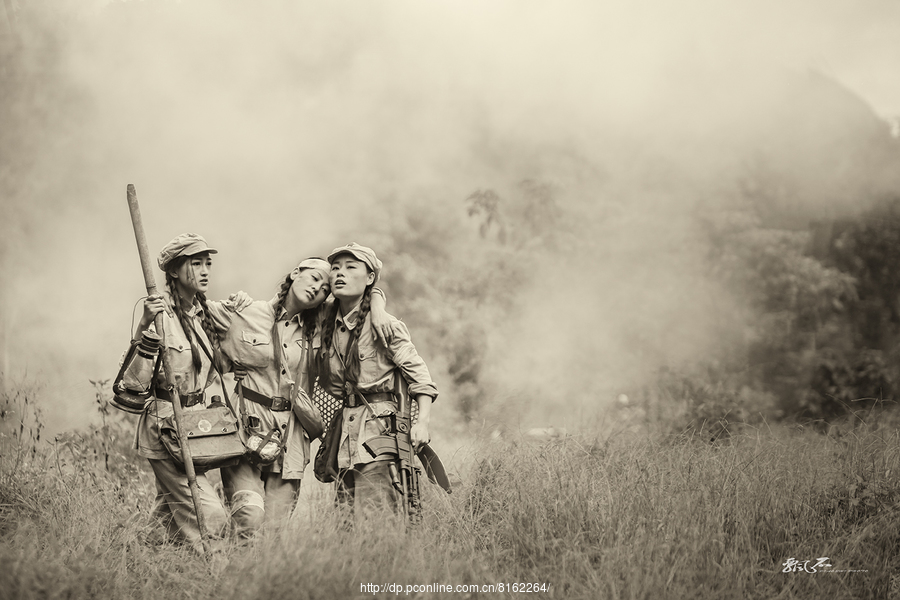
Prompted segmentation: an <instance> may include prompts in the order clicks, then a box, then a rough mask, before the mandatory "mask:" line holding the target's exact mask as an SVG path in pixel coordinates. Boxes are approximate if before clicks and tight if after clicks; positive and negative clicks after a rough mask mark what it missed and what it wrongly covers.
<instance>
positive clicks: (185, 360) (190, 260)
mask: <svg viewBox="0 0 900 600" xmlns="http://www.w3.org/2000/svg"><path fill="white" fill-rule="evenodd" d="M216 252H217V251H216V250H214V249H213V248H210V247H209V245H208V244H207V243H206V240H205V239H203V238H202V237H201V236H199V235H197V234H194V233H185V234H182V235H179V236H178V237H176V238H175V239H173V240H172V241H171V242H169V243H168V244H166V245H165V246H164V247H163V249H162V251H161V252H160V253H159V258H158V259H157V263H158V264H159V268H160V269H162V270H163V271H164V272H165V274H166V292H165V293H164V294H161V295H155V296H150V297H148V298H147V299H146V300H145V301H144V310H143V315H142V316H141V320H140V322H139V323H138V327H137V330H136V332H135V336H134V339H135V340H137V339H139V338H140V337H141V334H142V332H143V331H144V330H146V329H153V328H154V327H153V322H154V320H155V318H156V315H157V314H158V313H161V312H163V313H164V316H163V328H164V330H165V346H164V348H163V351H167V352H168V357H169V366H170V371H171V375H172V378H173V379H174V381H171V382H166V381H165V374H164V373H163V372H162V371H160V372H159V374H158V378H157V380H156V382H155V387H154V389H153V390H151V392H152V394H153V398H152V399H151V400H150V401H149V402H148V403H147V405H146V406H145V408H144V410H143V412H142V413H141V416H140V419H139V421H138V426H137V431H136V432H135V442H134V447H135V449H136V450H137V451H138V453H139V454H140V455H141V456H143V457H145V458H147V459H148V460H149V461H150V466H151V467H152V469H153V473H154V474H155V475H156V491H157V495H156V502H155V505H154V510H153V513H154V515H155V516H156V517H157V518H159V519H160V520H161V521H162V522H163V523H164V524H165V526H166V528H167V530H168V533H169V535H170V536H171V538H172V539H175V540H182V541H185V542H187V543H189V544H191V545H192V546H193V547H194V548H195V549H197V550H199V549H200V542H201V539H200V530H199V528H198V525H197V515H196V512H195V509H194V504H193V502H192V497H191V492H190V488H189V486H188V479H187V475H185V473H184V472H183V470H181V468H180V467H178V466H176V463H175V461H174V460H173V459H172V457H171V455H170V454H169V453H168V451H167V450H166V448H165V446H163V444H162V441H161V440H160V430H159V425H160V422H161V421H162V420H163V419H166V418H167V417H170V416H171V415H172V414H173V413H174V410H173V408H172V395H171V393H170V392H168V390H167V383H170V384H172V385H174V386H175V388H176V389H177V390H178V394H179V396H180V398H181V404H182V406H183V407H184V410H185V411H186V412H187V411H196V410H202V409H203V408H205V407H206V406H208V405H209V404H210V401H211V400H210V398H208V397H207V396H206V394H205V393H204V390H205V389H206V388H207V387H208V386H209V385H210V384H211V383H212V382H213V380H214V378H215V370H214V369H215V365H213V364H212V361H211V360H210V356H216V355H217V352H218V348H217V346H218V343H217V339H218V338H217V330H222V329H223V327H222V324H221V323H216V322H215V321H214V317H213V314H214V313H213V311H212V310H211V308H213V306H214V305H215V306H218V307H221V306H228V305H229V304H228V303H212V302H209V303H208V302H207V300H206V291H207V289H209V273H210V267H211V266H212V258H211V257H210V255H212V254H216ZM220 311H221V308H220V310H217V311H216V312H220ZM201 344H202V345H204V347H205V350H204V349H202V348H201V347H200V345H201ZM207 352H209V354H210V356H208V355H207ZM197 486H198V488H199V490H200V504H201V507H202V510H203V516H204V519H205V522H206V528H207V530H208V532H209V534H210V535H211V536H212V537H214V538H215V537H219V536H221V535H222V533H223V531H224V529H225V527H226V526H227V525H228V514H227V513H226V511H225V507H224V506H223V505H222V502H221V500H220V499H219V497H218V495H217V494H216V492H215V490H214V489H213V486H212V484H211V483H210V482H209V479H207V477H206V475H205V474H204V473H197Z"/></svg>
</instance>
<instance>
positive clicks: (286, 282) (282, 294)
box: [275, 273, 294, 317]
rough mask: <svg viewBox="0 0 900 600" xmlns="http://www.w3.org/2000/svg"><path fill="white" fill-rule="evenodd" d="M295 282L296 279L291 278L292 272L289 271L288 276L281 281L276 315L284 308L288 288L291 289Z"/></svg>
mask: <svg viewBox="0 0 900 600" xmlns="http://www.w3.org/2000/svg"><path fill="white" fill-rule="evenodd" d="M293 283H294V280H293V279H291V274H290V273H288V274H287V276H286V277H285V278H284V279H283V280H282V281H281V285H280V287H279V288H278V294H276V297H277V298H278V301H277V302H276V303H275V316H276V317H277V316H278V313H280V312H281V309H282V308H284V299H285V298H287V293H288V290H290V289H291V284H293Z"/></svg>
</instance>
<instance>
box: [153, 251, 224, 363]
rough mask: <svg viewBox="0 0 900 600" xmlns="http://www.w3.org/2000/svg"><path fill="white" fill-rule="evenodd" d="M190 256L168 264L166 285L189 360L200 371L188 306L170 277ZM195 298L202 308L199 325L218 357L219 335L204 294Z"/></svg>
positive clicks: (199, 293) (174, 280) (198, 351)
mask: <svg viewBox="0 0 900 600" xmlns="http://www.w3.org/2000/svg"><path fill="white" fill-rule="evenodd" d="M190 258H191V257H190V256H179V257H178V258H176V259H174V260H172V262H171V263H169V266H168V268H167V269H166V287H167V288H168V290H169V295H170V296H171V297H172V307H173V308H174V310H175V316H176V317H178V321H179V323H181V329H183V330H184V335H185V337H186V338H187V340H188V343H189V344H190V346H191V361H192V362H193V363H194V368H195V369H197V371H200V369H201V368H202V366H203V363H202V362H201V359H200V349H199V348H198V347H197V341H196V340H195V339H194V329H193V327H191V322H190V317H188V314H187V311H188V309H189V308H190V307H187V308H186V307H185V306H184V303H183V302H182V299H181V295H180V294H179V293H178V288H177V287H176V281H177V280H176V279H175V278H174V277H172V271H175V270H177V269H178V268H180V267H181V265H182V264H183V263H184V262H185V261H187V260H189V259H190ZM196 298H197V299H198V300H199V302H200V308H201V309H202V310H203V319H202V320H201V321H200V325H201V326H202V327H203V331H204V332H205V333H206V337H207V338H209V341H210V343H211V344H212V355H213V358H214V359H218V357H219V336H218V335H217V334H216V330H215V327H214V326H213V323H212V317H210V314H209V309H208V307H207V305H206V294H204V293H203V292H197V295H196Z"/></svg>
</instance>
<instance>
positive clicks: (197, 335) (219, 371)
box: [190, 319, 234, 412]
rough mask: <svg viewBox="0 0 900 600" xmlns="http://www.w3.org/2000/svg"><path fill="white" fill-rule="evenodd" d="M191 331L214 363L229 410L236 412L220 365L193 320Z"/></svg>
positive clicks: (191, 321)
mask: <svg viewBox="0 0 900 600" xmlns="http://www.w3.org/2000/svg"><path fill="white" fill-rule="evenodd" d="M190 325H191V330H193V333H194V337H195V338H197V345H198V346H200V348H202V349H203V353H204V354H206V357H207V358H208V359H209V362H210V363H212V367H213V368H214V369H215V370H216V373H217V374H218V375H219V382H220V383H221V384H222V393H223V394H224V395H225V404H227V405H228V408H230V409H231V412H234V407H233V406H232V405H231V400H230V399H229V398H228V390H226V389H225V378H224V377H222V371H221V370H220V369H219V363H217V362H216V359H215V358H214V357H213V355H212V353H211V352H210V351H209V348H207V347H206V344H204V343H203V338H201V337H200V335H199V334H198V333H197V328H196V327H194V321H193V319H191V320H190Z"/></svg>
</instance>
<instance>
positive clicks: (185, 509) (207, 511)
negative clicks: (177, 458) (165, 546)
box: [148, 458, 228, 549]
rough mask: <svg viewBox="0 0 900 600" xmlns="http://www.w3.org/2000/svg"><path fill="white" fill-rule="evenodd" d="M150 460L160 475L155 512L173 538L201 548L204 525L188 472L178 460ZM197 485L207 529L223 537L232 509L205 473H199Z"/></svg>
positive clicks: (157, 475) (210, 532)
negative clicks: (202, 524)
mask: <svg viewBox="0 0 900 600" xmlns="http://www.w3.org/2000/svg"><path fill="white" fill-rule="evenodd" d="M148 460H149V461H150V466H151V467H152V468H153V473H154V474H155V475H156V501H155V503H154V506H153V515H154V516H155V517H156V518H157V519H159V520H160V521H161V522H162V523H163V524H164V525H165V527H166V530H167V532H168V534H169V537H170V538H171V539H173V540H178V541H184V542H187V543H189V544H191V545H193V546H195V547H196V548H198V549H199V548H200V547H201V546H200V543H201V541H200V528H199V526H198V525H197V513H196V512H195V511H194V501H193V499H192V497H191V488H190V485H188V478H187V475H186V474H185V473H184V472H183V471H180V470H179V469H178V467H177V466H176V465H175V463H174V461H171V460H158V459H153V458H150V459H148ZM197 487H198V488H199V490H200V506H201V510H203V517H204V521H205V525H206V530H207V532H208V533H209V535H210V536H212V537H214V538H215V537H221V536H222V534H223V533H224V531H225V528H226V527H227V526H228V513H227V512H226V511H225V507H224V506H223V505H222V501H221V500H220V499H219V496H218V494H216V490H215V489H214V488H213V486H212V483H210V481H209V479H208V478H207V477H206V474H205V473H198V474H197Z"/></svg>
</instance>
